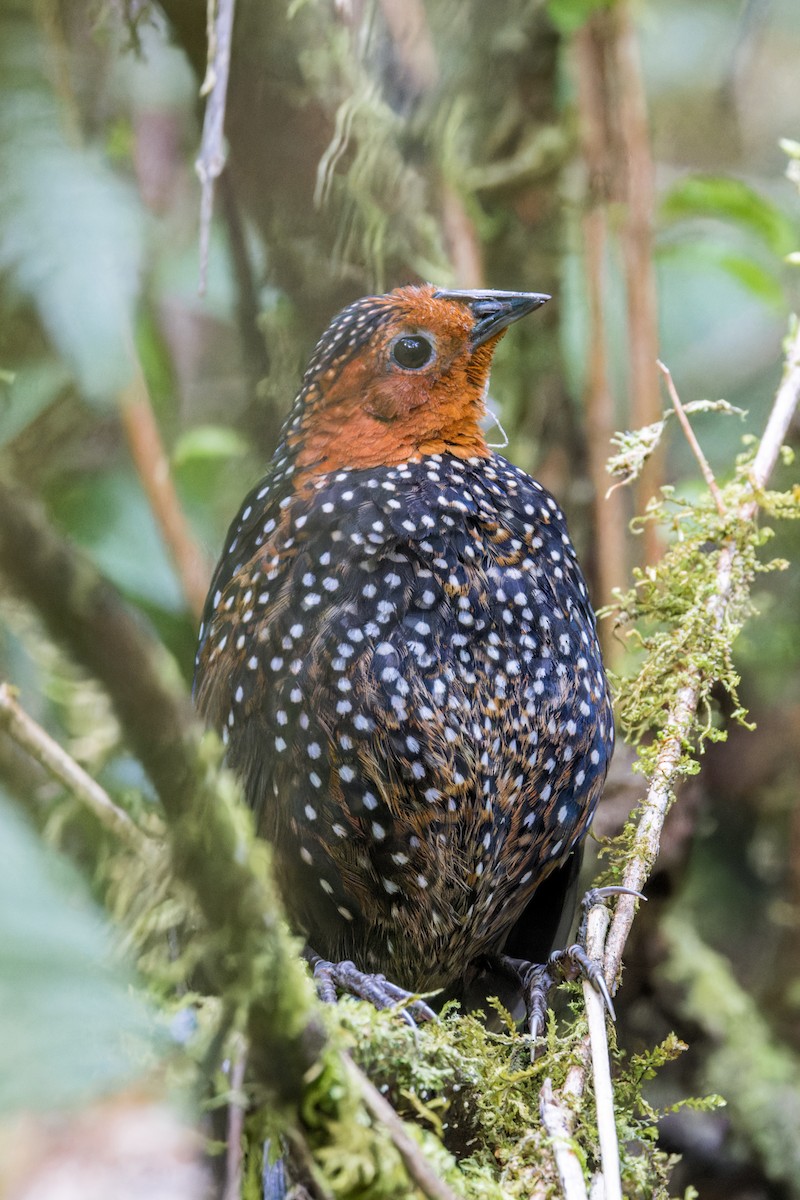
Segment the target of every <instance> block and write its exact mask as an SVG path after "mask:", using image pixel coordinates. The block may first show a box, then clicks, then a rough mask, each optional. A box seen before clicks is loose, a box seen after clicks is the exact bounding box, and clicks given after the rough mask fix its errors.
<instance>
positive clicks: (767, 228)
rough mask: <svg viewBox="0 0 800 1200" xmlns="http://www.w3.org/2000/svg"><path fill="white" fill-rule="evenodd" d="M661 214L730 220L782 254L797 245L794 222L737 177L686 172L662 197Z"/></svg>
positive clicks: (669, 217) (670, 217)
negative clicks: (684, 176) (688, 173)
mask: <svg viewBox="0 0 800 1200" xmlns="http://www.w3.org/2000/svg"><path fill="white" fill-rule="evenodd" d="M661 216H662V218H663V219H664V220H665V221H684V220H688V219H691V218H693V217H706V218H713V219H715V220H718V221H727V222H730V223H732V224H734V225H736V226H737V227H739V228H740V229H743V230H746V231H747V232H748V233H750V234H752V235H753V236H755V237H757V238H758V239H759V240H760V241H761V242H763V243H764V244H765V245H766V246H768V247H769V249H770V250H771V251H772V252H773V253H774V254H776V255H779V256H780V257H781V258H783V257H784V256H785V255H786V254H788V253H789V252H790V251H791V250H793V249H794V248H795V247H796V245H797V229H796V227H795V225H794V224H793V223H792V222H791V221H790V220H789V219H788V218H787V217H785V216H784V214H783V213H782V212H781V210H780V209H779V208H778V207H777V206H776V205H774V204H773V203H772V202H771V201H770V200H767V199H766V198H765V197H764V196H761V195H759V193H758V192H756V191H754V190H753V188H751V187H748V185H747V184H746V183H742V181H741V180H740V179H732V178H728V177H724V176H716V175H689V176H687V177H686V178H685V179H682V180H681V181H680V182H679V183H677V184H676V185H675V187H673V188H672V189H671V190H670V191H669V192H668V193H667V195H666V196H665V197H664V199H663V200H662V202H661Z"/></svg>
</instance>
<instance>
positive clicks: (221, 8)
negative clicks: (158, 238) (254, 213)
mask: <svg viewBox="0 0 800 1200" xmlns="http://www.w3.org/2000/svg"><path fill="white" fill-rule="evenodd" d="M208 4H209V20H208V33H209V62H208V67H207V70H206V77H205V80H204V81H203V86H202V87H201V89H200V95H201V96H206V95H207V96H208V100H207V101H206V112H205V117H204V119H203V136H202V139H201V142H200V154H199V155H198V157H197V161H196V162H195V164H194V166H195V170H196V172H197V175H198V178H199V179H200V186H201V195H200V286H199V289H198V290H199V292H200V295H201V296H204V295H205V291H206V281H207V278H208V250H209V245H210V242H211V217H212V214H213V212H214V184H215V182H216V180H217V179H218V178H219V176H220V175H221V174H222V170H223V168H224V166H225V149H224V146H223V137H224V132H225V106H226V104H227V100H228V74H229V72H230V65H231V37H232V35H233V16H234V10H235V0H216V15H215V14H214V0H208Z"/></svg>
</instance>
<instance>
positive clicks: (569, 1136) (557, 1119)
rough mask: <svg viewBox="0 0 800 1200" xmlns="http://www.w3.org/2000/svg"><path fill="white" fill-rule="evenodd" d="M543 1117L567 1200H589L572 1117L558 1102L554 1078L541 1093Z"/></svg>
mask: <svg viewBox="0 0 800 1200" xmlns="http://www.w3.org/2000/svg"><path fill="white" fill-rule="evenodd" d="M539 1116H540V1117H541V1118H542V1125H543V1126H544V1128H545V1130H546V1131H547V1136H548V1137H549V1138H550V1146H551V1148H552V1151H553V1158H554V1159H555V1162H556V1170H557V1171H558V1178H559V1179H560V1181H561V1194H562V1196H563V1197H564V1200H588V1198H587V1193H586V1183H585V1181H584V1178H583V1168H582V1167H581V1164H580V1160H579V1158H578V1156H577V1154H576V1153H575V1139H574V1137H573V1133H572V1114H571V1113H570V1111H569V1109H568V1108H567V1107H566V1105H565V1104H564V1103H563V1101H561V1100H556V1096H555V1093H554V1091H553V1082H552V1080H551V1079H545V1081H544V1083H543V1084H542V1087H541V1091H540V1092H539Z"/></svg>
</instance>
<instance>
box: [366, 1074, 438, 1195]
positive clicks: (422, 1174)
mask: <svg viewBox="0 0 800 1200" xmlns="http://www.w3.org/2000/svg"><path fill="white" fill-rule="evenodd" d="M342 1059H343V1062H344V1063H345V1066H346V1069H347V1072H348V1074H349V1075H350V1077H351V1079H352V1081H353V1083H354V1084H355V1085H356V1086H357V1087H358V1090H359V1092H360V1093H361V1099H362V1100H363V1101H364V1106H365V1108H366V1109H367V1110H368V1111H369V1112H370V1113H371V1114H372V1116H373V1117H374V1118H375V1120H376V1121H379V1122H380V1124H381V1125H382V1126H383V1127H384V1129H385V1130H386V1132H387V1133H388V1135H389V1137H390V1138H391V1139H392V1143H393V1145H394V1148H395V1149H396V1150H397V1153H398V1154H399V1155H400V1157H401V1158H402V1160H403V1163H404V1165H405V1168H406V1170H407V1171H408V1174H409V1178H410V1179H412V1180H413V1182H414V1183H415V1184H416V1185H417V1187H418V1188H419V1189H420V1191H422V1192H423V1193H424V1194H425V1195H426V1196H428V1197H429V1200H458V1198H457V1196H456V1194H455V1192H454V1191H452V1190H451V1188H450V1187H448V1185H447V1184H446V1183H445V1182H444V1180H443V1179H440V1178H439V1177H438V1175H436V1173H435V1172H434V1171H433V1169H432V1168H431V1166H430V1164H429V1163H428V1162H427V1160H426V1159H425V1158H424V1156H423V1155H422V1153H421V1152H420V1149H419V1146H418V1145H417V1144H416V1142H415V1141H414V1140H413V1138H411V1137H410V1136H409V1134H408V1132H407V1131H406V1128H405V1125H404V1124H403V1122H402V1121H401V1120H400V1118H399V1117H398V1115H397V1113H396V1112H395V1111H394V1109H393V1108H392V1106H391V1104H390V1103H389V1101H388V1100H386V1099H385V1098H384V1097H383V1096H382V1095H381V1094H380V1092H379V1091H378V1089H377V1088H376V1087H375V1084H374V1083H372V1082H371V1081H370V1080H369V1079H367V1077H366V1075H365V1074H364V1072H363V1071H361V1070H360V1069H359V1068H358V1067H357V1066H356V1064H355V1063H354V1062H353V1060H352V1058H350V1057H349V1056H348V1055H346V1054H345V1055H343V1056H342Z"/></svg>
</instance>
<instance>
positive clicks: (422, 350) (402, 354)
mask: <svg viewBox="0 0 800 1200" xmlns="http://www.w3.org/2000/svg"><path fill="white" fill-rule="evenodd" d="M392 358H393V359H394V361H395V362H396V363H397V364H398V365H399V366H401V367H405V368H406V370H407V371H418V370H419V369H420V367H424V366H426V364H427V363H429V362H430V361H431V359H432V358H433V346H432V345H431V343H430V342H429V341H428V339H427V338H424V337H421V336H420V335H419V334H418V333H408V334H406V335H405V337H399V338H398V339H397V341H396V342H395V343H394V345H393V346H392Z"/></svg>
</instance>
